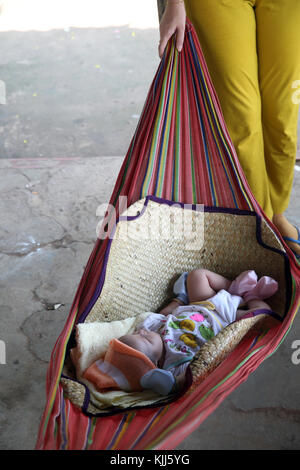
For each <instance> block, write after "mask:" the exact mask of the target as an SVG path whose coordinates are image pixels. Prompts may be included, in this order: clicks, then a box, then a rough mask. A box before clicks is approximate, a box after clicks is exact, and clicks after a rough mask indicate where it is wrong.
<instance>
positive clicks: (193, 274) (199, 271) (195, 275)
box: [187, 268, 208, 280]
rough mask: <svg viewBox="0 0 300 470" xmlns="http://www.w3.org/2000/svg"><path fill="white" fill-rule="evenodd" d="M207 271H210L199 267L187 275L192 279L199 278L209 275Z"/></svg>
mask: <svg viewBox="0 0 300 470" xmlns="http://www.w3.org/2000/svg"><path fill="white" fill-rule="evenodd" d="M207 272H208V270H207V269H204V268H197V269H193V270H192V271H190V272H189V273H188V276H187V277H188V278H189V279H190V280H192V279H199V278H203V277H207Z"/></svg>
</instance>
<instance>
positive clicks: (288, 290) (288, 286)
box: [78, 195, 291, 323]
mask: <svg viewBox="0 0 300 470" xmlns="http://www.w3.org/2000/svg"><path fill="white" fill-rule="evenodd" d="M149 200H152V201H154V202H157V203H159V204H167V205H169V206H172V205H175V204H176V205H179V206H181V207H184V208H185V209H186V210H199V206H201V212H202V207H203V209H204V210H203V212H211V213H212V212H221V213H227V214H236V215H248V216H249V215H251V216H253V217H254V216H255V217H256V239H257V242H258V243H259V244H260V245H261V246H263V247H264V248H266V249H268V250H271V251H274V252H275V253H278V254H280V255H283V256H284V261H285V278H286V280H287V282H286V301H285V305H286V308H285V312H284V315H283V318H284V317H285V315H286V313H287V310H288V307H287V305H288V299H290V297H291V276H290V270H289V259H288V256H287V254H286V253H284V252H283V251H281V250H279V249H278V248H274V247H271V246H269V245H266V244H265V243H264V242H263V241H262V238H261V217H260V216H259V215H258V214H257V213H256V212H255V211H250V210H240V209H229V208H226V207H211V206H204V205H202V204H188V203H184V202H176V201H170V200H168V199H164V198H159V197H157V196H152V195H148V196H146V199H145V202H144V206H143V208H142V210H141V211H139V212H138V214H137V215H131V216H126V215H125V216H122V215H121V216H119V217H118V220H117V221H116V223H115V225H114V227H113V229H112V231H111V234H110V240H109V242H108V245H107V247H106V251H105V255H104V260H103V265H102V270H101V274H100V278H99V282H98V284H97V287H96V289H95V292H94V294H93V296H92V298H91V299H90V301H89V303H88V305H87V306H86V308H85V310H84V312H83V313H82V314H81V316H80V318H79V320H78V323H83V322H84V321H85V319H86V317H87V316H88V314H89V313H90V311H91V309H92V307H93V306H94V304H95V302H96V300H97V299H98V297H99V295H100V294H101V291H102V288H103V285H104V280H105V274H106V266H107V263H108V257H109V253H110V247H111V243H112V241H113V236H114V234H115V232H116V230H117V225H118V223H119V222H120V221H122V220H126V221H131V220H135V219H137V218H138V217H141V216H142V215H143V214H144V212H145V211H146V209H147V206H148V203H149ZM185 206H188V207H185ZM283 318H282V319H283ZM282 319H281V321H282Z"/></svg>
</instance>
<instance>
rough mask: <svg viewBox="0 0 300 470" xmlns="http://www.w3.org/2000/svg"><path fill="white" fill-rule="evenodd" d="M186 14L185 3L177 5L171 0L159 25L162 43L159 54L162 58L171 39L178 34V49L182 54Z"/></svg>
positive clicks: (160, 42)
mask: <svg viewBox="0 0 300 470" xmlns="http://www.w3.org/2000/svg"><path fill="white" fill-rule="evenodd" d="M185 20H186V12H185V6H184V3H183V2H182V3H175V2H172V0H169V1H168V3H167V6H166V9H165V11H164V14H163V16H162V19H161V21H160V24H159V33H160V41H159V45H158V54H159V57H160V58H162V56H163V54H164V50H165V47H166V45H167V42H168V41H169V39H170V37H171V36H172V35H173V34H174V33H175V31H176V32H177V35H176V48H177V50H178V51H179V52H180V51H181V49H182V46H183V41H184V31H185Z"/></svg>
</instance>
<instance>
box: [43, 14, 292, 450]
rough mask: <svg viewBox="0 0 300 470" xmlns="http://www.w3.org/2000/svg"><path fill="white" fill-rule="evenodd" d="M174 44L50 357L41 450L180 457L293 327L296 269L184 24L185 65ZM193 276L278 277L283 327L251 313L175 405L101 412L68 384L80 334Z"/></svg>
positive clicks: (204, 358)
mask: <svg viewBox="0 0 300 470" xmlns="http://www.w3.org/2000/svg"><path fill="white" fill-rule="evenodd" d="M175 39H176V38H175V36H173V37H172V38H171V39H170V41H169V42H168V45H167V47H166V50H165V53H164V55H163V58H162V60H161V62H160V64H159V67H158V69H157V72H156V74H155V77H154V79H153V82H152V84H151V86H150V89H149V92H148V95H147V99H146V102H145V104H144V108H143V110H142V113H141V117H140V120H139V122H138V125H137V128H136V131H135V134H134V136H133V138H132V141H131V143H130V146H129V149H128V152H127V154H126V156H125V159H124V162H123V165H122V167H121V169H120V172H119V175H118V178H117V181H116V184H115V187H114V190H113V193H112V195H111V199H110V202H109V205H108V208H107V212H106V216H105V218H104V220H103V223H102V227H101V230H100V232H99V235H98V238H97V241H96V242H95V246H94V248H93V250H92V253H91V255H90V257H89V260H88V262H87V265H86V267H85V271H84V274H83V276H82V279H81V281H80V283H79V286H78V288H77V292H76V294H75V298H74V301H73V304H72V307H71V310H70V313H69V316H68V319H67V321H66V324H65V326H64V328H63V331H62V332H61V334H60V336H59V338H58V340H57V342H56V344H55V346H54V349H53V352H52V355H51V360H50V364H49V367H48V372H47V383H46V391H47V401H46V406H45V409H44V413H43V416H42V419H41V423H40V427H39V432H38V438H37V444H36V448H37V449H91V450H92V449H110V450H113V449H118V450H141V449H158V450H162V449H164V450H168V449H174V448H175V447H176V446H177V445H179V443H180V442H181V441H182V440H184V439H185V438H186V437H187V436H188V435H189V434H190V433H192V432H193V431H194V430H195V429H196V428H197V427H198V426H199V425H200V424H201V423H202V422H203V421H204V420H205V418H206V417H207V416H208V415H209V414H210V413H211V412H213V410H214V409H215V408H216V407H217V406H218V405H219V404H220V403H221V402H222V400H224V398H225V397H226V396H227V395H228V394H229V393H230V392H232V391H233V390H234V389H235V388H236V387H238V386H239V385H240V384H241V383H242V382H243V381H245V380H246V379H247V377H248V375H249V374H250V373H251V372H253V371H254V370H255V369H256V368H257V367H258V366H259V365H260V364H261V362H262V361H263V360H265V359H266V358H267V357H269V356H270V355H271V354H272V353H273V352H274V351H275V350H276V349H277V348H278V346H279V345H280V343H281V342H282V341H283V339H284V338H285V336H286V334H287V332H288V331H289V329H290V327H291V325H292V322H293V319H294V317H295V315H296V312H297V309H298V306H299V296H300V267H299V265H298V263H297V261H296V258H295V257H294V255H293V252H292V251H291V250H290V248H289V247H288V246H287V245H286V244H285V242H284V240H283V239H282V237H281V235H280V233H279V232H278V230H277V229H276V227H275V226H274V225H273V224H272V222H271V221H270V220H268V219H267V217H266V215H265V214H264V212H263V211H262V209H261V208H260V206H259V204H258V203H257V201H256V200H255V198H254V196H253V194H252V192H251V190H250V187H249V185H248V183H247V181H246V179H245V176H244V173H243V171H242V168H241V166H240V164H239V161H238V157H237V155H236V152H235V149H234V147H233V144H232V142H231V139H230V137H229V134H228V131H227V129H226V126H225V122H224V118H223V116H222V112H221V107H220V103H219V101H218V98H217V96H216V93H215V90H214V88H213V85H212V82H211V79H210V76H209V73H208V69H207V66H206V64H205V60H204V57H203V54H202V51H201V47H200V44H199V41H198V38H197V35H196V32H195V30H194V28H193V25H192V23H191V22H190V20H189V19H188V18H187V20H186V29H185V40H184V46H183V49H182V51H181V53H180V54H179V53H178V51H177V49H176V47H175ZM121 196H123V197H121ZM126 198H127V199H126ZM124 201H125V203H124ZM183 222H184V224H185V230H183V228H182V227H183ZM186 227H188V228H190V232H189V234H188V235H187V232H188V231H187V230H186ZM195 227H196V228H195ZM149 228H151V230H152V231H153V232H152V236H151V237H148V238H147V237H145V236H144V235H145V234H147V231H149ZM172 230H173V231H172ZM170 232H171V236H169V237H168V236H165V235H168V233H169V234H170ZM178 234H179V235H180V236H178ZM193 234H194V235H195V236H194V238H193V237H192V235H193ZM105 235H108V236H105ZM153 235H155V236H153ZM197 267H204V268H207V269H211V270H214V271H216V272H219V273H220V274H223V275H224V276H226V277H229V278H232V279H233V278H234V276H236V275H238V274H239V273H240V272H242V271H243V270H246V269H255V270H256V272H257V274H258V275H259V276H262V275H269V276H272V277H274V278H275V279H276V280H277V281H278V283H279V289H278V291H277V293H276V294H275V295H274V296H273V297H272V298H271V299H270V302H269V304H270V305H271V307H272V309H273V311H275V312H276V315H275V316H276V317H277V319H276V320H274V319H271V317H270V316H269V315H266V312H265V311H256V312H253V314H252V315H250V316H249V318H246V319H242V320H240V321H238V322H235V323H233V324H231V325H229V326H228V327H226V328H225V329H224V330H223V331H222V332H221V333H219V334H218V335H217V336H216V337H215V338H214V339H213V340H210V341H208V342H207V343H206V344H205V347H203V348H201V349H202V351H201V350H200V351H201V353H199V355H198V356H196V357H195V359H194V361H193V362H192V363H191V365H190V367H189V368H188V374H187V385H186V387H185V389H184V390H183V391H182V392H181V393H180V394H179V395H178V396H175V397H174V396H173V397H171V398H167V399H165V400H162V402H160V403H152V404H150V405H145V406H135V407H133V408H128V409H126V408H125V409H124V410H120V409H117V410H108V411H107V410H106V411H105V410H104V411H103V412H101V411H99V409H97V406H95V403H93V402H92V401H91V400H90V398H91V397H90V393H89V390H88V389H87V387H86V386H85V385H84V384H82V383H80V382H78V381H77V380H76V377H75V376H74V375H72V373H71V372H70V370H71V369H70V365H69V364H68V358H69V351H70V348H71V347H73V346H74V330H75V325H79V324H82V323H85V322H94V321H108V322H111V321H114V320H122V319H125V318H127V317H133V316H136V315H138V314H140V313H141V312H147V311H154V312H155V311H158V309H159V308H162V307H163V306H164V302H165V301H166V299H168V298H169V299H170V296H172V295H171V293H172V291H171V287H172V283H173V282H174V280H175V279H176V277H178V275H180V274H181V272H183V271H189V270H191V269H195V268H197Z"/></svg>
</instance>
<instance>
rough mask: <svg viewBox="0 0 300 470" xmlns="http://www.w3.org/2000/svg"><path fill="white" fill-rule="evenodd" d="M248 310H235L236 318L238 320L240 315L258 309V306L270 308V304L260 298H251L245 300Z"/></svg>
mask: <svg viewBox="0 0 300 470" xmlns="http://www.w3.org/2000/svg"><path fill="white" fill-rule="evenodd" d="M246 305H247V307H248V310H237V312H236V319H237V320H239V319H240V318H241V317H243V316H244V315H246V313H249V312H253V310H258V309H260V308H265V309H267V310H272V309H271V307H270V305H268V304H267V303H266V302H264V301H263V300H260V299H253V300H249V301H248V302H247V304H246Z"/></svg>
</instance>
